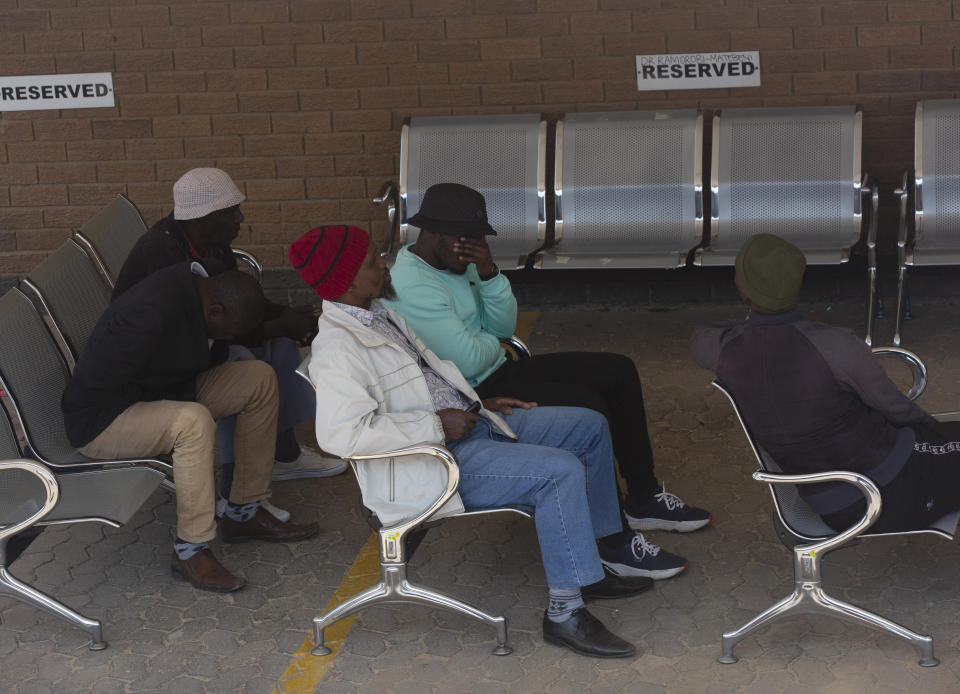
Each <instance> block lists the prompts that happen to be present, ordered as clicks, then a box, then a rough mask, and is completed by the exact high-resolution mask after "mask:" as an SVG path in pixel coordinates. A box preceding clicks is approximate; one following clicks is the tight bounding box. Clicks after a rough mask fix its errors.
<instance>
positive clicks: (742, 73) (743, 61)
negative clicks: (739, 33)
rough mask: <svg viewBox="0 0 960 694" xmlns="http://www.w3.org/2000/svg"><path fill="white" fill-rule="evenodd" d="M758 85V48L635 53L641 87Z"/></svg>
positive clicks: (653, 88) (650, 88)
mask: <svg viewBox="0 0 960 694" xmlns="http://www.w3.org/2000/svg"><path fill="white" fill-rule="evenodd" d="M759 86H760V52H759V51H746V52H743V53H677V54H672V55H638V56H637V89H639V90H640V91H651V90H659V89H720V88H724V87H759Z"/></svg>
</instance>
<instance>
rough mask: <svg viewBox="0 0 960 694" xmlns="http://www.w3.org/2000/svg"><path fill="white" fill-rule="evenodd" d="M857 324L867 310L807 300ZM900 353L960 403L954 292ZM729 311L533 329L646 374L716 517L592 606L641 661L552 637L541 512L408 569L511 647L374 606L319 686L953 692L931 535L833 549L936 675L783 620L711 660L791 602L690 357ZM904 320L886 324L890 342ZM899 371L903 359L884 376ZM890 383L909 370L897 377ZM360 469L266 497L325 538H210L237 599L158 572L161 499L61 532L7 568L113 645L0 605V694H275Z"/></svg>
mask: <svg viewBox="0 0 960 694" xmlns="http://www.w3.org/2000/svg"><path fill="white" fill-rule="evenodd" d="M804 308H805V309H808V310H810V311H811V312H813V313H816V314H818V315H820V316H822V317H824V318H825V319H827V320H829V322H832V323H834V324H837V325H847V326H849V327H851V328H853V329H854V330H855V331H856V332H858V333H862V322H863V315H862V313H863V311H862V304H861V302H858V301H854V300H841V301H837V302H835V303H833V304H832V305H831V304H828V303H826V302H819V303H818V304H816V305H809V306H804ZM914 310H915V312H916V314H917V318H916V319H915V320H914V321H912V322H910V323H908V324H907V329H906V331H905V344H906V346H907V347H909V348H911V349H914V350H915V351H916V352H917V353H918V354H920V355H921V356H922V357H923V358H924V360H925V361H926V363H927V365H928V367H929V370H930V385H929V386H928V389H927V392H926V393H925V394H924V395H923V396H922V398H921V400H920V404H921V405H923V406H924V407H925V408H927V409H928V410H930V411H942V410H949V409H960V383H958V379H957V378H956V375H957V373H958V369H960V363H958V362H960V344H958V343H960V333H958V332H957V331H956V330H955V328H954V325H955V319H954V316H955V315H956V306H955V305H954V304H953V303H952V302H951V301H949V300H935V301H929V302H923V301H919V300H918V301H916V302H915V306H914ZM742 315H743V310H742V309H741V308H740V307H738V306H735V305H725V306H710V307H689V306H688V307H683V308H677V309H676V310H657V311H647V310H610V311H590V310H559V311H550V312H547V313H544V314H542V315H541V316H540V318H539V320H538V322H537V324H536V326H535V329H534V333H533V334H532V335H531V336H530V340H529V342H530V344H531V346H532V348H533V349H534V350H535V351H536V352H548V351H560V350H588V351H589V350H607V351H617V352H623V353H625V354H628V355H629V356H631V357H632V358H633V359H634V360H635V361H636V363H637V366H638V369H639V371H640V375H641V378H642V379H643V383H644V388H645V396H646V402H647V409H648V412H647V414H648V420H649V423H650V430H651V435H652V438H653V442H654V446H655V457H656V460H657V472H658V474H659V475H660V477H661V479H663V480H664V481H665V483H666V485H667V488H668V489H669V490H670V491H673V492H676V493H678V494H679V495H681V496H682V497H683V498H685V499H686V500H688V501H690V502H694V503H697V504H699V505H703V506H706V507H708V508H710V509H711V511H712V512H713V516H714V522H713V524H712V525H711V526H710V527H708V528H706V529H704V530H703V531H700V532H697V533H692V534H689V535H675V534H670V533H650V537H651V539H653V540H654V541H656V542H659V543H661V544H663V545H664V546H666V547H667V548H669V549H670V550H672V551H676V552H680V553H682V554H684V555H686V556H687V557H688V558H689V559H690V567H689V569H688V570H687V571H686V572H685V573H684V574H682V575H680V576H679V577H677V578H675V579H672V580H668V581H662V582H658V583H657V584H656V586H655V588H654V589H653V590H652V591H650V592H648V593H646V594H644V595H642V596H639V597H637V598H634V599H631V600H626V601H620V602H607V603H601V604H596V605H595V607H594V608H592V609H594V611H595V613H596V614H597V615H598V616H599V617H600V618H601V619H603V620H604V622H605V623H607V624H608V625H609V626H611V627H612V628H614V629H615V630H616V631H617V632H618V633H620V634H621V635H622V636H624V637H625V638H628V639H630V640H631V641H633V642H635V643H636V644H637V647H638V650H639V652H640V654H641V655H640V656H639V657H637V658H636V659H633V660H625V661H593V660H589V659H585V658H581V657H578V656H576V655H573V654H570V653H568V652H566V651H563V650H560V649H556V648H553V647H550V646H546V645H544V644H543V642H542V640H541V637H540V619H541V616H542V609H543V601H544V595H545V592H546V584H545V580H544V575H543V570H542V568H541V566H540V562H539V556H538V555H539V553H538V548H537V542H536V534H535V532H534V528H533V524H532V523H531V522H530V521H527V520H524V519H520V518H516V519H514V518H512V517H505V516H504V517H491V518H487V519H470V520H467V519H462V520H456V521H451V522H448V523H446V524H445V525H443V526H441V527H439V528H436V529H434V530H432V531H431V532H430V533H429V534H428V536H427V538H426V540H425V541H424V543H423V545H422V546H421V547H420V549H419V550H418V552H417V554H416V556H415V557H414V559H413V562H412V567H411V575H412V577H413V578H414V579H416V580H420V581H422V582H423V583H426V584H429V585H436V586H443V585H446V586H447V587H448V589H449V591H450V592H451V593H452V594H453V595H455V596H457V597H460V598H462V599H465V600H469V601H474V602H476V603H478V604H479V605H480V606H482V607H483V608H485V609H488V610H491V611H498V610H500V611H503V613H505V614H506V616H507V617H508V619H509V620H510V637H511V643H512V645H513V646H514V648H515V651H514V653H513V655H512V656H509V657H506V658H497V657H494V656H492V655H491V654H490V649H491V648H492V646H493V643H494V642H493V634H492V631H491V630H490V629H489V628H488V627H485V626H483V625H481V624H479V623H475V622H472V621H470V620H468V619H466V618H464V617H462V616H460V615H456V614H449V613H445V612H438V611H433V610H427V609H423V608H418V607H412V606H395V605H391V606H384V607H379V608H375V609H371V610H370V611H368V612H366V613H364V614H363V615H361V616H360V618H359V619H358V620H357V622H356V624H355V625H354V627H353V629H352V631H351V632H350V634H349V635H348V636H347V638H346V640H345V643H344V645H343V647H342V649H341V651H340V653H339V654H338V656H337V657H336V658H335V659H334V660H333V663H332V665H331V666H330V668H329V671H328V672H327V674H326V676H325V677H324V679H323V680H322V681H321V683H320V685H319V687H318V688H317V691H318V692H395V693H397V694H399V693H401V692H417V693H420V692H443V693H444V694H446V693H448V692H471V693H472V694H476V693H485V692H491V693H492V692H509V693H511V694H513V693H518V692H540V691H550V692H552V693H557V692H567V691H569V692H578V693H579V692H590V693H591V694H600V693H601V692H602V693H607V692H631V693H638V692H641V693H645V692H670V693H674V692H676V693H686V692H691V693H692V692H718V693H719V692H724V693H725V692H762V693H763V694H767V693H770V692H801V691H804V692H806V691H819V692H844V693H846V692H852V691H867V690H870V691H871V692H875V693H879V692H902V691H908V690H913V689H916V690H918V691H924V692H925V693H926V692H955V691H958V690H960V591H958V588H957V581H956V573H957V567H958V566H960V546H958V545H957V543H950V542H946V541H943V540H940V539H938V538H934V537H917V538H912V539H884V540H871V541H866V542H864V543H862V544H861V545H860V546H859V547H857V548H854V549H851V550H846V551H843V552H840V553H838V554H835V555H831V556H830V557H829V558H828V559H827V560H826V562H825V584H826V586H827V589H828V591H830V592H832V593H833V594H835V595H837V596H840V597H844V598H846V599H849V600H851V601H853V602H855V603H858V604H861V605H863V606H864V607H867V608H869V609H873V610H877V611H879V612H881V613H882V614H884V615H886V616H888V617H890V618H892V619H895V620H897V621H901V622H903V623H904V624H906V625H907V626H910V627H912V628H915V629H917V630H919V631H922V632H927V633H931V634H932V635H933V636H934V638H935V641H936V647H937V654H938V656H939V657H940V658H941V660H942V664H941V665H940V667H938V668H933V669H924V668H920V667H919V666H918V665H917V662H916V661H917V653H916V652H915V651H914V649H912V648H911V647H909V646H907V645H906V644H905V643H903V642H900V641H898V640H896V639H893V638H891V637H888V636H884V635H881V634H879V633H877V632H873V631H870V630H867V629H865V628H862V627H858V626H850V625H846V624H843V623H840V622H837V621H834V620H831V619H826V618H823V617H793V618H791V619H789V620H785V621H782V622H776V623H774V624H773V625H772V626H770V627H768V628H766V629H765V630H762V631H761V632H759V633H758V634H756V635H755V636H752V637H750V638H748V639H747V640H745V641H743V642H742V643H741V644H740V645H739V646H738V648H737V649H736V652H737V655H739V656H740V658H741V660H740V662H739V663H737V664H736V665H729V666H725V665H720V664H719V663H717V662H716V657H717V655H718V654H719V650H720V646H719V640H720V633H721V632H722V631H724V630H727V629H730V628H733V627H735V626H739V625H741V624H742V623H744V622H745V621H746V620H748V619H749V618H751V617H752V616H753V615H754V614H755V613H756V612H757V611H759V610H761V609H764V608H766V607H767V606H768V605H770V604H771V603H772V602H773V601H775V600H777V599H779V598H780V597H782V596H783V595H785V594H787V593H788V592H789V590H790V589H791V583H792V571H791V565H790V555H789V554H788V553H787V551H786V550H785V549H784V548H783V547H782V545H780V543H779V542H778V540H777V539H776V537H775V535H774V532H773V528H772V525H771V520H770V501H769V495H768V492H767V491H766V489H765V487H763V486H762V485H760V484H758V483H756V482H753V481H752V480H750V478H749V474H750V472H752V470H753V469H754V463H753V461H752V460H751V457H750V455H749V450H748V448H747V445H746V442H745V440H744V438H743V435H742V433H741V432H740V431H739V428H738V427H737V425H736V423H735V421H734V418H733V416H732V412H731V411H730V408H729V406H728V404H727V403H726V401H725V400H724V399H723V396H722V395H721V394H720V393H718V392H716V391H715V390H714V389H713V388H711V387H710V386H709V382H710V375H709V374H708V373H706V372H704V371H701V370H700V369H698V368H697V367H696V366H695V365H694V364H693V362H692V360H691V359H690V357H689V355H688V352H687V346H686V345H687V340H688V337H689V334H690V331H691V329H692V328H693V327H694V326H696V325H698V324H701V323H703V322H705V321H708V320H713V319H723V318H734V319H735V318H739V317H742ZM891 330H892V326H891V325H890V322H889V321H886V322H880V323H879V324H878V328H877V332H878V335H877V340H876V342H877V343H878V344H881V343H884V342H888V341H889V334H890V332H891ZM892 368H893V367H892ZM894 375H895V376H896V377H897V378H899V379H901V380H902V378H904V377H905V374H900V373H899V372H897V373H895V374H894ZM356 499H357V488H356V484H355V482H354V481H353V479H352V477H351V476H349V475H342V476H340V477H336V478H332V479H323V480H299V481H287V482H280V483H277V484H276V485H275V503H277V504H278V505H280V506H283V507H285V508H289V509H291V510H292V511H293V512H294V513H295V514H297V515H298V516H300V517H303V518H318V519H319V520H320V522H321V525H322V527H323V533H322V534H321V536H320V537H319V538H317V539H315V540H312V541H309V542H304V543H300V544H297V545H257V544H255V543H252V544H241V545H220V544H218V545H217V546H216V550H217V552H218V553H219V555H220V556H221V557H222V559H223V561H224V563H225V564H226V565H227V566H229V567H231V568H234V569H238V570H240V571H242V572H243V573H244V574H245V575H246V576H247V577H248V579H250V581H251V584H252V585H250V586H249V587H248V588H247V589H246V590H244V591H242V592H240V593H236V594H230V595H212V594H207V593H203V592H200V591H196V590H194V589H193V588H192V587H190V586H189V585H188V584H186V583H183V582H181V581H177V580H176V579H174V578H173V577H171V576H170V574H169V571H168V569H167V562H168V561H169V552H170V544H169V542H170V537H171V533H172V530H173V525H174V521H175V515H174V508H173V504H172V501H171V499H170V497H169V496H168V495H167V494H165V493H162V492H158V493H157V494H156V495H155V496H154V497H153V498H152V499H151V500H150V503H148V504H147V505H146V506H145V507H144V508H143V509H142V510H141V511H140V512H139V513H138V515H137V517H136V518H135V519H134V520H133V522H132V523H130V524H129V525H128V526H126V527H124V528H120V529H111V528H101V527H98V526H93V525H90V526H73V527H51V528H48V529H47V530H46V531H45V532H44V533H43V535H41V537H40V538H39V539H38V540H37V541H36V542H35V543H34V544H33V545H32V546H31V547H30V548H29V549H28V551H27V552H26V553H25V554H24V555H23V556H22V557H21V558H20V559H19V560H18V561H17V562H16V563H15V564H14V565H13V567H12V569H13V571H14V572H15V573H17V574H19V575H21V576H22V577H23V578H25V579H26V580H28V581H30V582H32V583H34V584H35V585H37V586H38V587H39V588H41V589H44V590H48V591H50V592H53V593H55V594H57V595H59V596H61V597H63V598H64V599H65V600H66V601H67V602H68V603H70V604H71V605H74V606H76V607H78V608H79V609H81V611H84V612H85V613H87V614H89V615H91V616H95V617H98V618H100V619H102V620H103V622H104V634H105V638H106V639H107V640H108V642H109V643H110V647H109V648H108V649H107V650H105V651H101V652H96V653H94V652H89V651H87V650H86V648H85V644H86V641H87V639H86V635H85V633H83V632H81V631H79V630H76V629H73V628H69V627H65V626H62V625H61V623H60V622H59V621H57V620H55V619H53V618H52V617H49V616H47V615H45V614H41V613H39V612H37V611H36V610H34V609H32V608H29V607H26V606H23V605H20V604H19V603H14V602H12V601H10V600H9V599H6V598H0V672H2V675H3V676H2V677H0V691H15V692H51V691H55V692H147V691H161V692H176V693H177V694H181V693H184V692H236V691H241V692H269V691H270V690H271V689H272V688H273V687H274V686H275V685H276V683H277V682H278V681H279V679H280V678H281V676H282V675H283V673H284V670H285V669H286V667H287V664H288V662H289V660H290V657H291V654H292V653H293V652H294V651H295V650H296V649H298V648H299V647H300V645H301V643H302V642H303V639H304V638H305V637H306V636H307V635H308V634H309V633H310V627H311V622H310V620H311V618H312V617H313V616H314V615H315V614H316V613H318V612H319V611H321V610H322V609H323V608H324V606H325V605H326V603H327V602H328V601H329V599H330V597H331V596H332V595H333V593H334V591H335V590H336V588H337V586H338V585H339V583H340V581H341V580H342V578H343V576H344V574H345V573H346V572H347V570H348V569H349V567H350V565H351V563H352V562H353V560H354V558H355V557H356V555H357V552H358V551H359V550H360V548H361V546H362V545H363V543H364V542H365V540H366V538H367V537H368V534H369V529H368V528H367V526H366V524H365V523H364V521H363V520H362V519H361V518H360V515H359V513H358V512H357V509H356Z"/></svg>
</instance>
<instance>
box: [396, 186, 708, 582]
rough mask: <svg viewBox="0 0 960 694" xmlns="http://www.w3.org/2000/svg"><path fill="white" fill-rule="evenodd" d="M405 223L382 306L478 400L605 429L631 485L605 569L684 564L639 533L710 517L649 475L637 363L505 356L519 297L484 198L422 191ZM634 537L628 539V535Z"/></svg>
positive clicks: (623, 571)
mask: <svg viewBox="0 0 960 694" xmlns="http://www.w3.org/2000/svg"><path fill="white" fill-rule="evenodd" d="M408 222H409V223H410V224H411V225H413V226H415V227H418V228H419V229H420V235H419V237H418V238H417V241H416V242H415V243H413V244H411V245H409V246H406V247H404V248H401V249H400V252H399V253H398V254H397V260H396V263H395V264H394V266H393V268H392V269H391V271H390V272H391V275H392V277H393V285H394V287H395V288H396V291H397V298H396V299H395V300H392V301H387V302H385V303H386V304H387V305H389V306H390V308H392V309H394V310H395V311H397V312H398V313H400V314H401V315H402V316H403V317H404V319H405V320H406V321H407V323H408V324H409V325H410V327H411V328H413V330H414V332H415V333H416V334H417V336H418V337H419V338H420V339H421V340H423V342H424V343H426V345H427V347H429V348H430V349H431V350H432V351H433V352H434V353H436V354H437V355H438V356H439V357H440V358H441V359H449V360H450V361H452V362H453V363H454V364H456V365H457V367H458V368H459V369H460V371H461V372H462V373H463V375H464V376H465V377H466V378H467V381H468V382H469V383H470V385H471V386H472V387H473V388H474V389H476V391H477V392H478V393H480V394H481V395H482V396H483V397H492V396H497V395H501V396H510V397H516V398H520V399H522V400H527V401H531V402H537V403H539V404H540V405H558V406H571V407H586V408H590V409H592V410H596V411H598V412H600V413H602V414H603V415H604V416H605V417H606V418H607V422H608V424H609V425H610V431H611V434H612V436H613V445H614V451H615V453H616V458H617V461H618V464H619V467H620V474H621V475H622V476H623V478H624V480H625V481H626V483H627V496H626V498H625V499H624V500H623V508H622V511H623V516H624V529H623V532H622V533H617V534H615V535H611V536H609V537H607V538H603V539H602V540H601V541H600V559H601V561H602V562H603V564H604V566H606V567H607V569H608V570H610V571H611V572H613V573H615V574H618V575H627V576H647V577H650V578H654V579H660V578H669V577H671V576H675V575H676V574H678V573H680V572H681V571H683V570H684V569H685V568H686V565H687V561H686V559H684V558H683V557H681V556H678V555H676V554H672V553H670V552H667V551H664V550H662V549H661V548H660V547H658V546H657V545H655V544H653V543H651V542H649V541H647V540H646V539H645V538H644V536H643V535H642V534H641V533H640V532H639V531H642V530H674V531H678V532H690V531H693V530H697V529H699V528H702V527H703V526H705V525H707V524H708V523H709V522H710V518H711V517H710V513H709V512H708V511H705V510H704V509H700V508H696V507H692V506H687V505H686V504H685V503H684V502H683V501H681V500H680V498H679V497H677V496H676V495H675V494H670V493H668V492H666V491H665V490H664V488H663V486H662V485H661V484H660V482H659V481H658V480H657V478H656V476H655V475H654V472H653V450H652V448H651V445H650V436H649V434H648V432H647V420H646V414H645V412H644V407H643V391H642V388H641V385H640V377H639V375H638V374H637V369H636V366H635V365H634V363H633V361H632V360H631V359H630V358H628V357H626V356H624V355H622V354H613V353H609V352H565V353H556V354H542V355H536V356H533V357H530V358H525V359H518V360H511V359H508V358H507V355H506V352H505V351H504V349H503V347H501V345H500V338H501V337H507V336H509V335H511V334H513V332H514V330H515V329H516V324H517V300H516V298H515V297H514V295H513V290H512V289H511V287H510V280H508V279H507V277H506V276H505V275H503V274H501V272H500V270H499V268H498V267H497V266H496V264H495V263H494V262H493V258H492V256H491V254H490V248H489V247H488V246H487V242H486V239H485V237H486V236H495V235H496V233H497V232H496V231H495V230H494V229H493V227H491V226H490V224H489V222H488V221H487V209H486V201H485V199H484V197H483V195H482V194H480V193H479V192H478V191H476V190H474V189H472V188H469V187H467V186H464V185H460V184H458V183H438V184H436V185H433V186H431V187H430V188H428V189H427V191H426V193H424V196H423V202H422V203H421V206H420V210H419V211H418V212H417V214H415V215H414V216H413V217H411V218H410V219H409V220H408ZM628 534H630V535H633V537H632V541H631V542H627V543H624V541H623V540H624V536H625V535H628Z"/></svg>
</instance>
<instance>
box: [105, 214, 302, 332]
mask: <svg viewBox="0 0 960 694" xmlns="http://www.w3.org/2000/svg"><path fill="white" fill-rule="evenodd" d="M185 260H201V261H202V262H203V263H204V264H206V263H207V262H210V263H211V266H212V267H215V268H216V270H215V271H211V274H214V272H222V271H224V270H236V269H238V268H237V259H236V257H235V256H234V255H233V248H231V247H230V244H224V245H221V246H214V247H212V248H211V249H210V250H209V252H208V253H207V255H206V256H204V257H203V258H202V259H201V258H199V257H198V256H197V255H196V254H195V253H194V252H193V248H192V247H191V246H190V244H189V243H188V241H187V237H186V235H185V234H184V233H183V225H182V224H181V223H180V222H179V221H177V220H176V219H174V218H173V213H170V214H169V215H168V216H166V217H164V218H163V219H161V220H160V221H159V222H157V223H156V224H154V225H153V226H152V227H150V230H149V231H148V232H147V233H145V234H144V235H143V236H141V237H140V238H139V239H138V240H137V243H136V244H135V245H134V247H133V248H132V249H131V250H130V255H128V256H127V259H126V260H125V261H124V262H123V267H122V268H120V274H119V275H118V277H117V284H116V286H115V287H114V288H113V300H116V299H117V297H119V296H120V295H121V294H123V293H124V292H126V291H127V290H128V289H130V287H133V286H135V285H136V284H137V283H138V282H140V281H141V280H142V279H143V278H144V277H148V276H149V275H152V274H153V273H154V272H156V271H157V270H160V269H161V268H165V267H168V266H170V265H173V264H174V263H182V262H183V261H185ZM284 309H285V307H284V306H281V305H279V304H274V303H273V302H267V307H266V312H265V313H264V320H271V319H273V318H278V317H279V316H280V315H281V314H282V313H283V311H284ZM263 341H264V333H263V328H262V326H261V327H259V328H257V329H256V330H254V331H253V332H251V333H250V334H248V335H241V336H238V337H237V338H236V339H235V340H234V343H235V344H239V345H244V346H246V347H257V346H259V345H261V344H263Z"/></svg>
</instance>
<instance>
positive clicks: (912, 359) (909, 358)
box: [871, 347, 927, 400]
mask: <svg viewBox="0 0 960 694" xmlns="http://www.w3.org/2000/svg"><path fill="white" fill-rule="evenodd" d="M871 351H872V352H873V356H875V357H893V358H894V359H899V360H900V361H902V362H904V363H905V364H906V365H907V366H908V367H909V368H910V373H911V374H912V375H913V385H912V386H910V389H909V390H908V391H907V393H906V395H907V397H908V398H910V399H911V400H916V399H917V398H919V397H920V394H921V393H923V391H924V389H925V388H926V387H927V367H926V366H925V365H924V363H923V361H922V360H921V359H920V357H918V356H917V355H916V354H914V353H913V352H911V351H910V350H908V349H903V348H902V347H874V348H873V350H871Z"/></svg>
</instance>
